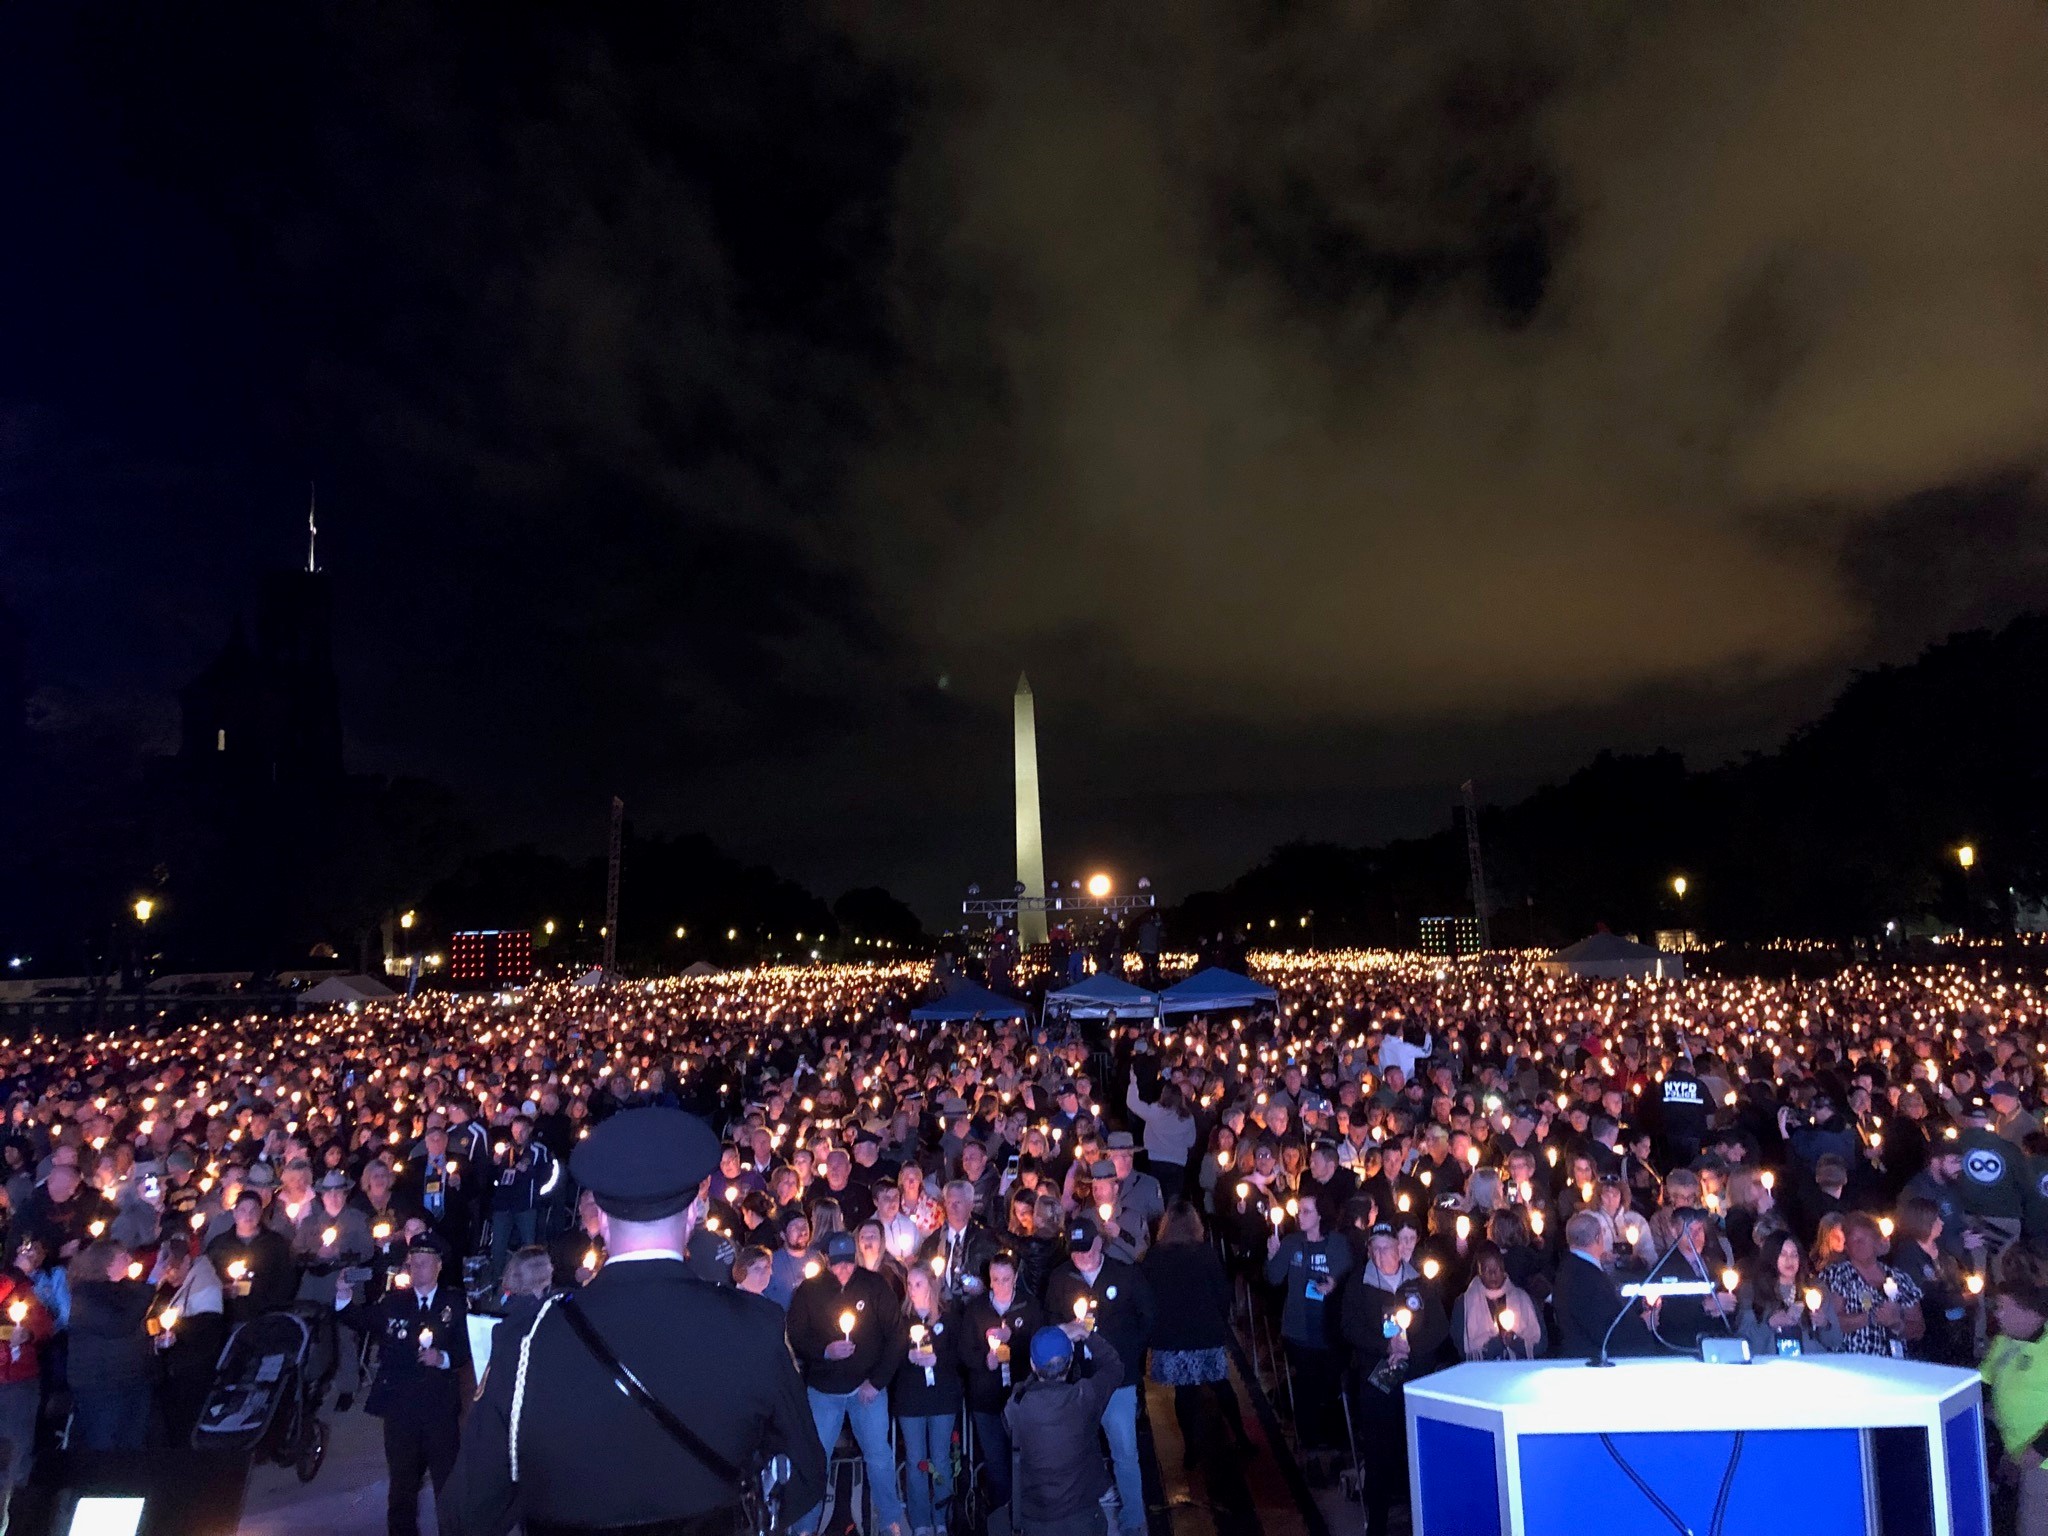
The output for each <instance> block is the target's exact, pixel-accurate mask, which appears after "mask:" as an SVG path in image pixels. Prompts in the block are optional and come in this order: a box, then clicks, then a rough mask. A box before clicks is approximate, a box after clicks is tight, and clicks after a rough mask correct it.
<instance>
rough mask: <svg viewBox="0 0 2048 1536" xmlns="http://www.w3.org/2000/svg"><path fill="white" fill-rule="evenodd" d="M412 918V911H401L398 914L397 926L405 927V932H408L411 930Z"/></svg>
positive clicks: (413, 918)
mask: <svg viewBox="0 0 2048 1536" xmlns="http://www.w3.org/2000/svg"><path fill="white" fill-rule="evenodd" d="M414 920H415V914H414V913H412V912H411V911H406V912H402V913H400V914H399V918H398V926H399V927H401V928H403V929H405V930H406V931H407V932H410V931H411V930H412V925H413V922H414Z"/></svg>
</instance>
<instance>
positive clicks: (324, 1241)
mask: <svg viewBox="0 0 2048 1536" xmlns="http://www.w3.org/2000/svg"><path fill="white" fill-rule="evenodd" d="M340 1236H341V1229H340V1228H339V1227H329V1228H328V1229H327V1230H326V1231H325V1232H322V1233H321V1234H320V1246H321V1247H322V1248H332V1247H333V1246H334V1241H335V1239H336V1238H338V1237H340Z"/></svg>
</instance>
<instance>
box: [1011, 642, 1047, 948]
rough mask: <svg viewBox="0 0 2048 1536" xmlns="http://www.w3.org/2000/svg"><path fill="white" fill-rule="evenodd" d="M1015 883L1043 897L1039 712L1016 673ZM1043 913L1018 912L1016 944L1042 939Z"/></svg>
mask: <svg viewBox="0 0 2048 1536" xmlns="http://www.w3.org/2000/svg"><path fill="white" fill-rule="evenodd" d="M1016 714H1017V883H1018V884H1019V885H1021V886H1023V887H1024V895H1025V896H1026V897H1028V898H1033V899H1043V898H1044V896H1045V839H1044V836H1043V834H1042V832H1041V830H1040V827H1039V821H1038V713H1037V710H1036V708H1035V707H1034V705H1033V703H1032V700H1031V679H1030V678H1028V677H1026V676H1024V675H1023V674H1022V673H1019V674H1018V675H1017V698H1016ZM1045 936H1046V935H1045V912H1044V911H1043V909H1040V910H1036V911H1021V912H1019V913H1018V914H1017V944H1018V947H1019V948H1022V949H1029V948H1030V947H1031V946H1032V945H1034V944H1043V943H1044V942H1045Z"/></svg>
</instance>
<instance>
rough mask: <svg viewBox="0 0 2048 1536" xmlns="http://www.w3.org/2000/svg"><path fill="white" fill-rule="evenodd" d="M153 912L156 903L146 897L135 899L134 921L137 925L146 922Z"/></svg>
mask: <svg viewBox="0 0 2048 1536" xmlns="http://www.w3.org/2000/svg"><path fill="white" fill-rule="evenodd" d="M155 910H156V903H155V902H153V901H151V900H150V899H149V898H148V897H147V896H138V897H136V898H135V921H137V922H138V923H146V922H148V921H149V915H150V914H151V913H152V912H154V911H155Z"/></svg>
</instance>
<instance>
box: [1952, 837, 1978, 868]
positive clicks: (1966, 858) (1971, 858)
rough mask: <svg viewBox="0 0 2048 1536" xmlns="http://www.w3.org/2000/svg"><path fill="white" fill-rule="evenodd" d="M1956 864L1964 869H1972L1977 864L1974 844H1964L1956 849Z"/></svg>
mask: <svg viewBox="0 0 2048 1536" xmlns="http://www.w3.org/2000/svg"><path fill="white" fill-rule="evenodd" d="M1956 862H1957V863H1958V864H1960V865H1962V866H1963V868H1965V869H1969V868H1971V867H1973V866H1974V865H1975V864H1976V862H1977V848H1976V845H1975V844H1974V843H1964V844H1963V845H1962V846H1961V847H1960V848H1958V849H1957V850H1956Z"/></svg>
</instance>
